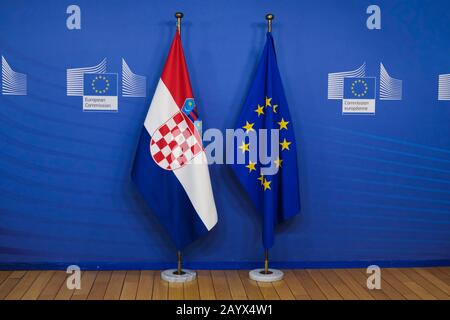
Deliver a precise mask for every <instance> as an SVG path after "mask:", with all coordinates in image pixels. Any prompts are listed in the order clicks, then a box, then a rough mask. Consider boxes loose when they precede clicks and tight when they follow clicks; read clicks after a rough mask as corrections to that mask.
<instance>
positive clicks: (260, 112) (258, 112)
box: [255, 104, 264, 118]
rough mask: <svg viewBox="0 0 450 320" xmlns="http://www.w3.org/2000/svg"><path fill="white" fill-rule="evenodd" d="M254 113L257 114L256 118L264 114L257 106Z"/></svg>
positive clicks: (260, 107) (261, 108) (262, 108)
mask: <svg viewBox="0 0 450 320" xmlns="http://www.w3.org/2000/svg"><path fill="white" fill-rule="evenodd" d="M255 112H256V113H257V114H258V118H259V116H260V115H262V114H264V107H263V106H260V105H259V104H258V107H257V108H256V109H255Z"/></svg>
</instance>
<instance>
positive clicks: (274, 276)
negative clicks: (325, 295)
mask: <svg viewBox="0 0 450 320" xmlns="http://www.w3.org/2000/svg"><path fill="white" fill-rule="evenodd" d="M274 18H275V16H274V15H273V14H271V13H269V14H266V20H267V31H268V32H272V20H273V19H274ZM283 276H284V274H283V271H281V270H278V269H270V268H269V250H267V249H266V250H264V269H254V270H251V271H250V272H249V277H250V279H252V280H255V281H260V282H274V281H279V280H281V279H283Z"/></svg>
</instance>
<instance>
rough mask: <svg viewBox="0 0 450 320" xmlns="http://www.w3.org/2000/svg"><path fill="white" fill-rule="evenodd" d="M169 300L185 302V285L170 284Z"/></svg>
mask: <svg viewBox="0 0 450 320" xmlns="http://www.w3.org/2000/svg"><path fill="white" fill-rule="evenodd" d="M168 296H169V297H168V299H169V300H183V298H184V293H183V283H177V282H170V283H169V295H168Z"/></svg>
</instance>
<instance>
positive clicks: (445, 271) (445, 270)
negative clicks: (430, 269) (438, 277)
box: [438, 267, 450, 277]
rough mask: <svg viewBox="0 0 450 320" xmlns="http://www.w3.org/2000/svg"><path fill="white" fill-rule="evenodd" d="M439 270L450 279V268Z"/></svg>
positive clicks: (440, 268)
mask: <svg viewBox="0 0 450 320" xmlns="http://www.w3.org/2000/svg"><path fill="white" fill-rule="evenodd" d="M438 269H439V270H440V271H442V272H444V273H445V274H446V275H447V276H449V277H450V267H439V268H438Z"/></svg>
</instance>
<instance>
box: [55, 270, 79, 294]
mask: <svg viewBox="0 0 450 320" xmlns="http://www.w3.org/2000/svg"><path fill="white" fill-rule="evenodd" d="M75 290H76V289H69V288H67V274H66V279H65V280H64V282H63V284H62V285H61V287H60V288H59V291H58V293H57V294H56V296H55V300H70V298H72V295H73V293H74V292H75Z"/></svg>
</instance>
